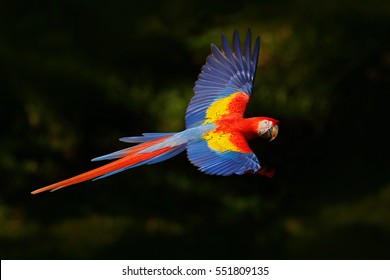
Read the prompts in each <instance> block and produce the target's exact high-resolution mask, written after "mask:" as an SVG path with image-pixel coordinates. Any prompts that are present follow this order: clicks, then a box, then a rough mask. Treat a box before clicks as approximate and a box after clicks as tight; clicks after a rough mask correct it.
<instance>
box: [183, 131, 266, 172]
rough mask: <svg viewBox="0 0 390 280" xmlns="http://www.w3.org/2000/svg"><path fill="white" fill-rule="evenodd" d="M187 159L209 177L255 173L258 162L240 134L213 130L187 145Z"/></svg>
mask: <svg viewBox="0 0 390 280" xmlns="http://www.w3.org/2000/svg"><path fill="white" fill-rule="evenodd" d="M187 155H188V159H189V160H190V161H191V163H192V164H194V165H195V166H198V167H199V170H200V171H202V172H204V173H206V174H210V175H222V176H228V175H232V174H238V175H240V174H244V173H245V172H253V173H256V172H257V171H258V170H259V169H260V168H261V166H260V164H259V160H258V159H257V157H256V155H255V154H254V153H253V152H252V150H251V149H250V147H249V146H248V143H247V141H246V139H245V138H244V136H243V135H242V134H238V133H231V132H223V131H220V130H213V131H210V132H209V133H207V134H205V135H204V136H203V137H202V138H200V139H198V140H196V141H192V142H190V143H188V144H187Z"/></svg>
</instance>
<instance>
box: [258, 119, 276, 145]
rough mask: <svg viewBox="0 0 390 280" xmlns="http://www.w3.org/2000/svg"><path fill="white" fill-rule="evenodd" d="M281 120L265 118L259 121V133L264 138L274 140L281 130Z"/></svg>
mask: <svg viewBox="0 0 390 280" xmlns="http://www.w3.org/2000/svg"><path fill="white" fill-rule="evenodd" d="M278 124H279V121H277V120H274V119H271V118H264V119H262V120H261V121H259V127H258V135H259V136H260V137H261V138H264V139H266V140H269V141H272V140H274V139H275V138H276V136H278V132H279V125H278Z"/></svg>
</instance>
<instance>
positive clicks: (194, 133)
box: [32, 30, 279, 194]
mask: <svg viewBox="0 0 390 280" xmlns="http://www.w3.org/2000/svg"><path fill="white" fill-rule="evenodd" d="M259 54H260V38H259V37H257V38H256V41H255V44H254V47H253V49H252V34H251V31H250V30H248V32H247V35H246V39H245V42H244V45H243V46H241V42H240V37H239V34H238V32H237V31H234V33H233V44H232V46H230V45H229V42H228V40H227V38H226V36H225V35H224V34H222V48H218V47H217V46H216V45H214V44H211V54H210V55H209V56H208V57H207V59H206V63H205V65H203V67H202V69H201V73H200V74H199V76H198V80H197V81H196V82H195V87H194V89H193V90H194V92H195V95H194V96H193V98H192V99H191V101H190V103H189V105H188V108H187V111H186V116H185V121H186V129H185V130H183V131H181V132H175V133H144V134H143V135H142V136H135V137H124V138H120V141H123V142H127V143H138V145H135V146H131V147H129V148H126V149H123V150H120V151H117V152H113V153H110V154H108V155H104V156H101V157H97V158H94V159H92V161H100V160H112V159H116V160H115V161H113V162H110V163H108V164H106V165H103V166H101V167H98V168H96V169H93V170H91V171H88V172H85V173H82V174H80V175H77V176H74V177H72V178H69V179H66V180H63V181H60V182H58V183H55V184H52V185H49V186H47V187H43V188H40V189H37V190H35V191H33V192H32V194H37V193H41V192H44V191H49V190H50V191H55V190H58V189H61V188H64V187H67V186H70V185H73V184H77V183H80V182H84V181H86V180H91V179H94V180H96V179H101V178H104V177H107V176H110V175H113V174H115V173H118V172H122V171H124V170H127V169H130V168H134V167H137V166H140V165H144V164H154V163H158V162H161V161H164V160H167V159H169V158H171V157H174V156H176V155H177V154H179V153H181V152H184V151H185V150H187V156H188V159H189V161H190V162H191V163H192V164H193V165H195V166H197V167H198V169H199V170H200V171H202V172H204V173H206V174H210V175H222V176H228V175H232V174H238V175H241V174H244V173H260V174H264V173H266V172H264V171H263V169H261V166H260V163H259V160H258V158H257V157H256V155H255V154H254V153H253V151H252V150H251V148H250V147H249V145H248V141H249V140H251V139H253V138H256V137H258V136H260V137H262V138H265V139H267V140H269V141H272V140H273V139H275V137H276V136H277V134H278V124H279V121H277V120H275V119H272V118H268V117H253V118H244V113H245V108H246V105H247V103H248V101H249V99H250V97H251V95H252V93H253V83H254V78H255V74H256V68H257V61H258V58H259Z"/></svg>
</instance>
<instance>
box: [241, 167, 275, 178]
mask: <svg viewBox="0 0 390 280" xmlns="http://www.w3.org/2000/svg"><path fill="white" fill-rule="evenodd" d="M245 173H246V174H260V175H264V176H266V177H268V178H273V177H274V176H275V168H272V167H271V168H269V167H262V168H260V169H259V170H257V171H256V172H253V171H252V170H251V171H247V172H245Z"/></svg>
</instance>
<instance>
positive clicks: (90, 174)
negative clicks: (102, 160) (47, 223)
mask: <svg viewBox="0 0 390 280" xmlns="http://www.w3.org/2000/svg"><path fill="white" fill-rule="evenodd" d="M166 138H167V137H163V138H159V139H157V140H153V141H148V142H145V143H142V144H139V145H136V146H134V147H132V148H131V149H129V154H128V155H125V156H124V157H122V158H120V159H118V160H116V161H113V162H111V163H108V164H106V165H103V166H101V167H98V168H96V169H93V170H91V171H87V172H85V173H82V174H80V175H77V176H74V177H72V178H69V179H66V180H63V181H60V182H58V183H54V184H51V185H49V186H47V187H43V188H40V189H37V190H35V191H33V192H31V194H37V193H41V192H44V191H55V190H58V189H61V188H65V187H67V186H71V185H74V184H77V183H81V182H84V181H87V180H91V179H95V178H98V177H100V176H103V175H105V174H108V173H110V172H114V171H117V170H120V169H122V168H126V167H130V166H132V165H135V164H137V163H141V162H143V161H146V160H149V159H152V158H155V157H157V156H159V155H162V154H164V153H166V152H168V151H169V150H171V149H172V147H165V148H161V149H158V150H156V151H153V152H145V153H139V152H140V151H142V150H144V149H146V148H149V147H151V146H153V145H154V144H157V143H160V142H162V141H163V140H164V139H166Z"/></svg>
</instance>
